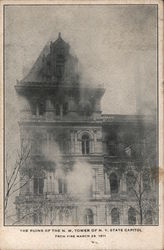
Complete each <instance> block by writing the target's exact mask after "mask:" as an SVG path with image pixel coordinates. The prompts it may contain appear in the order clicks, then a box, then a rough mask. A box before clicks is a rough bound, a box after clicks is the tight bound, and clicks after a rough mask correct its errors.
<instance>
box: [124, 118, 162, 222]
mask: <svg viewBox="0 0 164 250" xmlns="http://www.w3.org/2000/svg"><path fill="white" fill-rule="evenodd" d="M154 131H155V129H154V128H153V127H152V125H151V124H149V125H148V126H146V125H145V124H143V123H140V126H139V132H138V139H137V140H136V142H135V143H132V144H131V145H130V146H129V148H130V149H131V150H130V151H131V152H132V153H133V158H132V164H131V165H130V166H128V168H127V191H128V193H129V196H130V197H133V200H135V203H136V212H137V213H138V214H139V218H140V221H139V223H140V224H141V225H142V224H144V223H145V221H144V218H146V214H147V213H148V211H149V214H150V211H151V213H152V214H153V212H154V214H156V212H157V207H156V199H157V197H156V196H157V193H156V185H157V180H158V179H157V176H158V175H157V172H158V171H157V170H158V168H157V166H156V162H157V161H156V158H157V152H156V133H155V132H154ZM149 223H150V220H149Z"/></svg>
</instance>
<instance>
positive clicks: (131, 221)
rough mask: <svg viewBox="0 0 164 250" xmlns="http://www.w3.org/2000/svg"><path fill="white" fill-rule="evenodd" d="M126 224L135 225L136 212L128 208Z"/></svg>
mask: <svg viewBox="0 0 164 250" xmlns="http://www.w3.org/2000/svg"><path fill="white" fill-rule="evenodd" d="M128 223H129V225H135V224H136V210H135V209H134V208H132V207H131V208H129V210H128Z"/></svg>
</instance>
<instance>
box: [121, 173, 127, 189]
mask: <svg viewBox="0 0 164 250" xmlns="http://www.w3.org/2000/svg"><path fill="white" fill-rule="evenodd" d="M120 192H121V193H122V194H126V176H125V174H122V177H121V179H120Z"/></svg>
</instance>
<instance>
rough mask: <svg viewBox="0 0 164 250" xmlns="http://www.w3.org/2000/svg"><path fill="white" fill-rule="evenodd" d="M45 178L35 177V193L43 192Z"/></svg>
mask: <svg viewBox="0 0 164 250" xmlns="http://www.w3.org/2000/svg"><path fill="white" fill-rule="evenodd" d="M43 188H44V179H43V178H42V177H41V178H38V177H35V178H34V194H43Z"/></svg>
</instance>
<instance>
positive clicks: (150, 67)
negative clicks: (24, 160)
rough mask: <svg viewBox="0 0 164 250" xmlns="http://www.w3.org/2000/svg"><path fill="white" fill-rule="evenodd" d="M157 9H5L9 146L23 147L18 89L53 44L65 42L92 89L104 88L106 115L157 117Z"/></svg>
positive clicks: (87, 7)
mask: <svg viewBox="0 0 164 250" xmlns="http://www.w3.org/2000/svg"><path fill="white" fill-rule="evenodd" d="M156 14H157V12H156V7H155V6H154V5H101V6H100V5H92V6H91V5H71V6H70V5H65V6H64V5H51V6H47V5H44V6H6V7H5V34H4V35H5V44H4V45H5V72H4V73H5V93H6V95H5V103H6V141H7V143H8V145H10V147H9V148H10V154H11V155H14V152H15V151H16V150H17V145H18V141H19V127H18V120H19V108H20V106H19V105H20V104H19V102H18V97H17V96H16V92H15V89H14V85H15V84H16V80H21V79H22V78H23V77H24V76H25V74H27V73H28V71H29V70H30V69H31V67H32V65H33V64H34V63H35V61H36V59H37V57H38V56H39V54H40V52H41V51H42V49H43V48H44V46H45V45H46V44H49V43H50V41H55V40H56V39H57V38H58V33H59V32H61V35H62V38H63V39H64V40H65V41H66V42H68V43H69V45H70V47H71V53H72V54H74V55H76V56H77V58H78V59H79V69H80V72H81V77H82V79H83V81H84V82H85V84H87V85H88V86H90V85H92V86H95V85H97V84H103V85H104V87H105V89H106V91H105V94H104V96H103V98H102V103H101V104H102V112H103V113H106V114H107V113H108V114H141V113H142V114H153V112H154V110H155V108H156V87H157V70H156V68H157V67H156V63H157V61H156V60H157V33H156V32H157V23H156V21H157V20H156V18H157V17H156Z"/></svg>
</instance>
